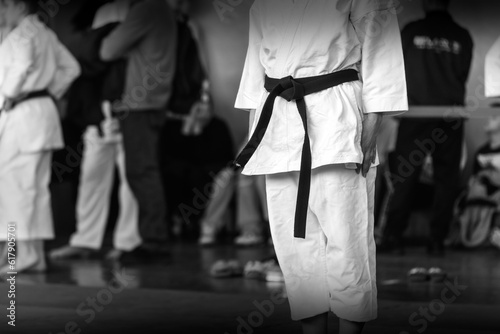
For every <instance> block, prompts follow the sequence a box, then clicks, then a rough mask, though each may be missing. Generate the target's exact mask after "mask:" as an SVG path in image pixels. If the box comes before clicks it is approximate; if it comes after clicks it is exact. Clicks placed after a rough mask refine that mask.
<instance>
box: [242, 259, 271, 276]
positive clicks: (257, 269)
mask: <svg viewBox="0 0 500 334" xmlns="http://www.w3.org/2000/svg"><path fill="white" fill-rule="evenodd" d="M243 276H244V277H245V278H247V279H256V280H263V279H264V277H265V276H266V274H265V267H264V264H263V263H262V262H260V261H248V262H247V264H245V269H243Z"/></svg>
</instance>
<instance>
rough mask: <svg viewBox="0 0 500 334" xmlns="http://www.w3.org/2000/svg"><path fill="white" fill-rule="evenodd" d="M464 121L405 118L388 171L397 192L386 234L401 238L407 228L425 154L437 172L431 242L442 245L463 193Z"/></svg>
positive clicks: (388, 218)
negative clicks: (458, 197) (459, 197)
mask: <svg viewBox="0 0 500 334" xmlns="http://www.w3.org/2000/svg"><path fill="white" fill-rule="evenodd" d="M462 139H463V121H462V120H460V119H454V120H443V119H408V118H405V119H402V120H401V122H400V126H399V131H398V139H397V144H396V149H395V151H394V152H393V153H391V156H390V159H389V164H390V165H389V166H390V167H389V168H390V171H391V181H392V184H393V185H394V193H393V194H392V196H391V200H390V202H389V206H388V210H387V225H386V228H385V231H384V235H385V236H387V237H390V238H391V237H392V238H396V239H400V238H401V237H402V235H403V233H404V231H405V230H406V228H407V226H408V220H409V216H410V213H411V208H412V206H413V205H412V204H413V202H414V201H415V200H418V199H417V198H415V197H414V196H413V195H414V193H415V186H416V184H417V182H418V180H419V176H420V172H421V170H422V166H423V162H424V158H425V155H426V154H427V153H430V154H431V156H432V161H433V169H434V199H433V206H432V218H431V221H430V231H431V235H430V237H431V239H432V240H433V241H438V242H442V241H443V240H444V239H445V237H446V235H447V233H448V228H449V225H450V222H451V220H452V218H453V206H454V203H455V200H456V198H457V195H458V192H459V190H460V175H461V172H460V160H461V156H462Z"/></svg>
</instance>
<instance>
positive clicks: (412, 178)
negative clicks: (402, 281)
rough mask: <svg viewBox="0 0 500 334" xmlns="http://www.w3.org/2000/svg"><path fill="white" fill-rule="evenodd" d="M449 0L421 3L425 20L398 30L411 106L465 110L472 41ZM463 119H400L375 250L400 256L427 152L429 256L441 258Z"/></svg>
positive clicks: (456, 188) (456, 180)
mask: <svg viewBox="0 0 500 334" xmlns="http://www.w3.org/2000/svg"><path fill="white" fill-rule="evenodd" d="M449 2H450V1H449V0H422V6H423V9H424V11H425V13H426V16H425V18H424V19H422V20H419V21H416V22H412V23H409V24H408V25H407V26H406V27H405V28H404V29H403V30H402V40H403V52H404V58H405V67H406V78H407V85H408V99H409V103H410V105H428V106H463V105H464V103H465V87H466V83H467V78H468V76H469V70H470V66H471V61H472V50H473V41H472V38H471V36H470V34H469V32H468V31H467V30H466V29H464V28H462V27H461V26H459V25H458V24H457V23H456V22H455V21H454V20H453V18H452V16H451V15H450V13H449V12H448V7H449ZM463 136H464V125H463V119H461V118H451V117H446V118H444V119H442V118H441V119H439V118H430V119H414V118H403V119H401V121H400V124H399V130H398V137H397V142H396V147H395V150H394V152H393V154H392V155H393V156H394V157H395V159H397V161H394V166H395V168H394V170H391V173H392V180H393V188H394V189H393V193H392V195H391V198H390V201H389V205H388V208H387V221H386V226H385V229H384V232H383V238H382V241H381V243H380V244H379V245H378V247H377V251H379V252H396V253H398V254H402V253H403V252H404V245H403V233H404V231H405V229H406V227H407V226H408V222H409V217H410V213H411V210H410V209H411V205H412V203H413V202H414V201H415V198H414V196H413V195H414V193H415V192H414V190H415V185H416V183H417V181H418V180H419V176H420V172H421V170H422V167H423V165H424V161H425V157H426V156H427V154H430V155H431V156H432V162H433V170H434V185H435V187H434V202H433V207H432V214H433V215H432V218H431V221H430V222H429V223H430V224H429V225H430V231H431V233H430V234H431V235H430V236H429V240H428V243H427V251H428V253H429V254H434V255H442V254H443V252H444V239H445V237H446V235H447V233H448V229H449V225H450V223H451V221H452V218H453V206H454V203H455V200H456V198H457V196H458V193H459V190H460V188H459V186H460V176H461V170H460V161H461V158H462V146H463Z"/></svg>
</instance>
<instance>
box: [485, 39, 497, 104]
mask: <svg viewBox="0 0 500 334" xmlns="http://www.w3.org/2000/svg"><path fill="white" fill-rule="evenodd" d="M484 79H485V90H486V93H485V95H486V97H500V38H498V39H497V40H496V42H495V44H493V46H492V47H491V49H490V50H489V51H488V53H487V54H486V61H485V73H484Z"/></svg>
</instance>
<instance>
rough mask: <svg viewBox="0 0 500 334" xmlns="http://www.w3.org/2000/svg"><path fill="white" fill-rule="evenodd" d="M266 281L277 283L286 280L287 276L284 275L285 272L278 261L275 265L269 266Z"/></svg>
mask: <svg viewBox="0 0 500 334" xmlns="http://www.w3.org/2000/svg"><path fill="white" fill-rule="evenodd" d="M266 282H277V283H283V282H285V277H284V276H283V272H282V271H281V268H280V266H279V265H278V264H277V263H276V262H275V264H274V265H271V266H269V267H267V270H266Z"/></svg>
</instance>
